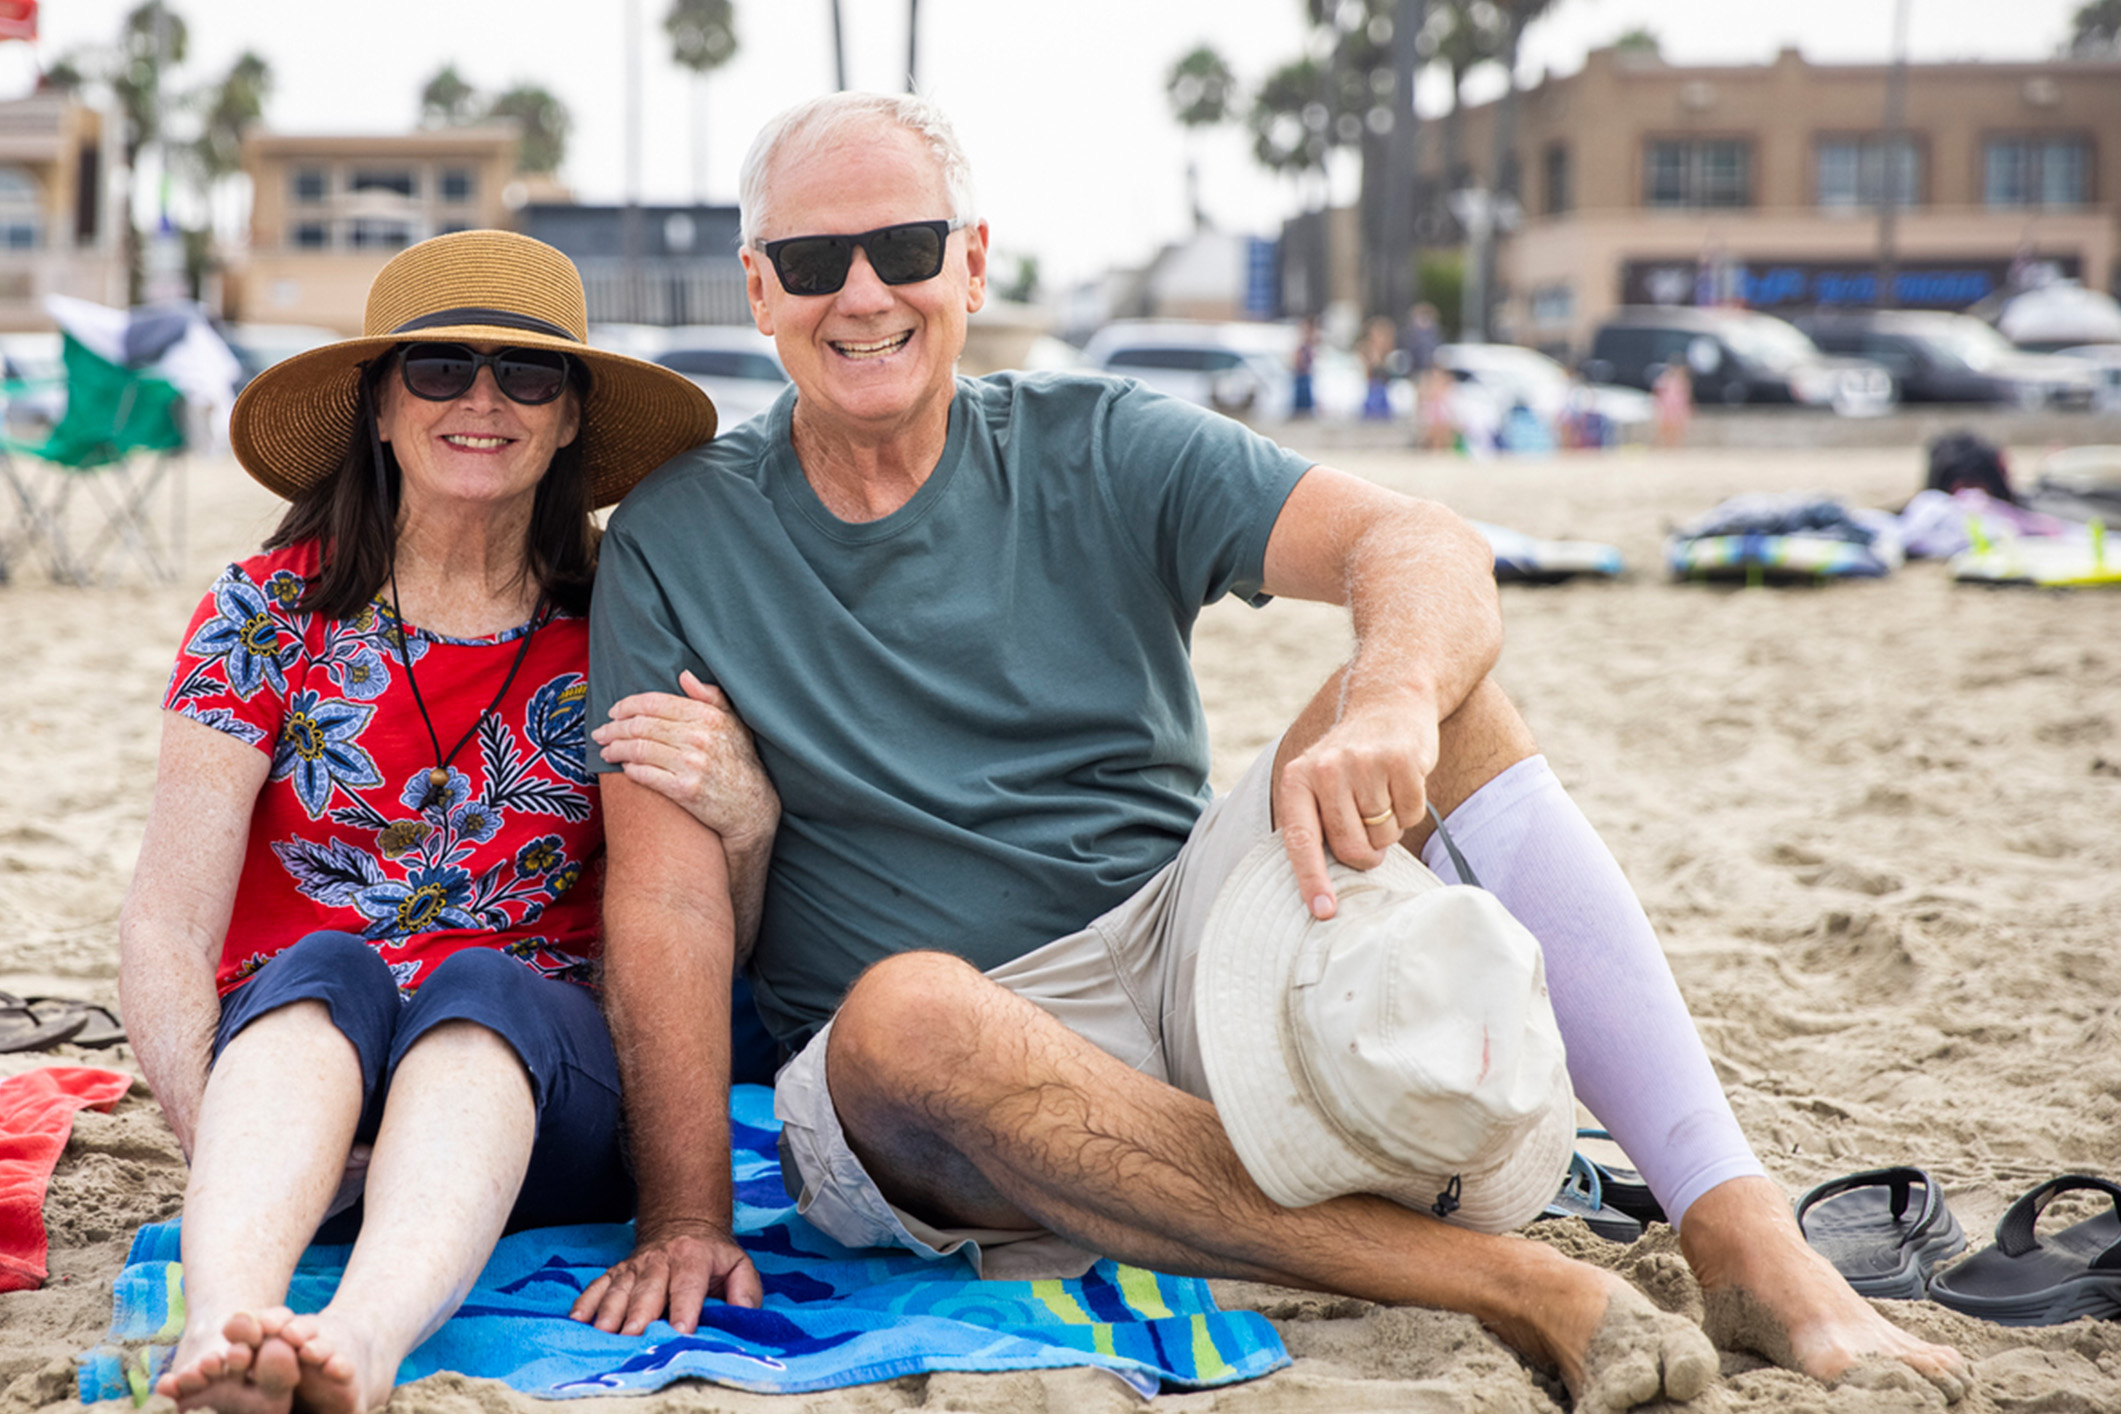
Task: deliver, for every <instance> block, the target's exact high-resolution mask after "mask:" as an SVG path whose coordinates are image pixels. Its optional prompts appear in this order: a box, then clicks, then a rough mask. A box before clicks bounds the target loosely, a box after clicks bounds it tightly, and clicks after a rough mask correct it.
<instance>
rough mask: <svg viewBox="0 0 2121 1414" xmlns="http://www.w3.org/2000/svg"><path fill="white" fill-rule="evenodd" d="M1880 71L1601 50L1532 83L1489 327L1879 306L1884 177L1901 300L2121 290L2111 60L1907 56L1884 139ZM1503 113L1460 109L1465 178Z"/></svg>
mask: <svg viewBox="0 0 2121 1414" xmlns="http://www.w3.org/2000/svg"><path fill="white" fill-rule="evenodd" d="M1890 73H1891V70H1890V69H1889V68H1888V67H1887V66H1885V65H1844V64H1832V65H1823V64H1812V63H1809V62H1807V61H1806V60H1805V59H1804V57H1803V56H1802V55H1801V54H1800V53H1799V52H1798V51H1796V50H1794V49H1785V50H1783V51H1782V52H1781V53H1780V54H1779V55H1777V56H1776V58H1775V59H1774V61H1773V62H1772V63H1768V64H1759V65H1744V66H1729V67H1679V66H1674V65H1668V64H1665V63H1663V62H1661V61H1659V60H1658V59H1657V58H1656V57H1655V56H1654V55H1653V54H1642V53H1632V52H1629V51H1624V50H1615V49H1602V50H1595V51H1593V52H1592V53H1591V54H1590V55H1589V56H1588V58H1587V59H1586V61H1585V63H1584V66H1583V68H1582V69H1581V70H1579V71H1578V72H1576V73H1573V74H1569V75H1567V76H1564V77H1560V78H1549V79H1546V80H1544V81H1542V82H1541V83H1539V84H1537V85H1536V86H1534V87H1532V88H1530V89H1529V90H1526V91H1525V92H1524V93H1522V94H1521V95H1520V97H1519V100H1518V117H1517V140H1516V142H1515V144H1514V147H1515V151H1516V153H1517V160H1518V163H1519V171H1520V174H1521V175H1520V179H1519V182H1518V187H1517V189H1518V191H1519V193H1520V197H1521V203H1522V208H1523V215H1522V218H1521V221H1520V224H1519V225H1518V227H1517V229H1516V230H1515V231H1514V233H1512V234H1511V235H1510V236H1508V237H1507V238H1506V240H1505V241H1504V244H1503V246H1502V248H1501V252H1500V270H1499V277H1500V281H1501V283H1502V285H1503V296H1504V297H1503V302H1502V305H1501V308H1500V310H1499V312H1498V321H1497V322H1498V326H1499V327H1498V333H1499V334H1501V335H1503V336H1505V337H1510V338H1513V339H1515V340H1517V341H1518V342H1522V343H1527V344H1533V345H1537V346H1540V347H1545V348H1549V349H1552V350H1556V351H1560V350H1563V349H1567V350H1570V351H1573V352H1578V353H1580V352H1582V350H1583V348H1584V346H1585V344H1586V342H1587V340H1588V337H1589V334H1590V332H1591V331H1592V330H1593V329H1595V328H1596V326H1597V324H1598V322H1599V321H1600V319H1601V318H1602V317H1603V316H1604V315H1605V314H1606V313H1607V312H1608V311H1610V310H1611V309H1612V308H1614V307H1615V306H1616V305H1618V304H1621V303H1629V302H1633V303H1640V302H1649V301H1654V302H1664V303H1691V302H1697V300H1699V299H1734V298H1735V299H1740V300H1743V301H1744V302H1745V303H1748V304H1752V305H1755V306H1757V307H1760V308H1766V309H1771V310H1773V309H1795V308H1808V307H1811V306H1814V305H1818V304H1822V303H1825V304H1831V303H1837V302H1846V303H1853V304H1871V303H1874V302H1875V299H1876V294H1877V283H1876V278H1875V271H1876V270H1877V268H1878V263H1879V251H1880V221H1879V215H1878V198H1879V195H1880V193H1881V192H1882V191H1884V190H1887V188H1886V187H1885V185H1884V184H1885V183H1886V182H1888V181H1890V182H1891V183H1893V187H1892V188H1891V189H1892V190H1893V191H1894V192H1895V193H1896V196H1895V206H1896V209H1895V219H1894V223H1893V224H1894V227H1895V234H1894V246H1895V249H1896V251H1897V269H1898V271H1899V272H1900V274H1899V280H1898V281H1897V282H1896V287H1897V289H1898V291H1899V302H1900V303H1902V304H1905V305H1911V306H1913V305H1926V306H1931V307H1946V308H1963V307H1965V306H1966V305H1970V304H1973V303H1975V302H1976V301H1977V300H1978V299H1980V298H1982V297H1983V296H1984V295H1985V294H1987V293H1989V292H1991V291H1993V290H1994V289H1996V288H1999V287H2000V286H2001V285H2002V284H2003V282H2004V281H2005V280H2006V278H2007V277H2008V276H2009V274H2010V272H2011V271H2012V267H2013V265H2014V263H2015V264H2016V265H2017V266H2018V269H2019V271H2020V272H2023V271H2024V269H2025V268H2026V267H2027V266H2028V265H2030V266H2033V267H2036V268H2041V269H2043V270H2044V271H2046V272H2047V273H2055V274H2061V275H2064V276H2072V277H2076V278H2079V279H2081V280H2083V282H2084V283H2085V284H2087V285H2089V286H2091V287H2093V288H2096V289H2111V288H2113V287H2114V284H2115V281H2116V267H2117V263H2121V62H2115V61H2110V60H2097V61H2094V60H2075V59H2060V60H2054V61H2050V62H2043V63H2027V64H1985V63H1952V64H1916V65H1912V66H1910V68H1909V69H1908V71H1907V79H1906V90H1905V93H1906V97H1905V119H1904V123H1903V126H1902V129H1901V131H1902V132H1903V134H1904V139H1903V140H1902V142H1900V143H1899V144H1897V145H1894V144H1889V143H1888V141H1887V138H1886V132H1885V129H1886V117H1885V115H1886V101H1887V87H1888V80H1889V76H1890ZM1497 109H1498V105H1497V104H1494V103H1490V104H1486V105H1483V106H1481V107H1479V108H1475V109H1471V110H1469V111H1468V112H1467V113H1466V115H1465V124H1466V133H1465V139H1466V140H1465V146H1464V151H1465V153H1466V155H1467V156H1468V157H1469V158H1470V159H1472V160H1473V162H1474V163H1475V170H1476V171H1484V170H1486V168H1487V156H1488V153H1489V151H1490V146H1489V144H1490V132H1491V126H1490V125H1491V124H1492V123H1493V121H1494V119H1495V116H1496V113H1497ZM1425 146H1426V147H1427V149H1428V150H1429V151H1431V152H1434V151H1435V149H1436V147H1437V144H1436V143H1434V142H1433V141H1431V142H1427V143H1425Z"/></svg>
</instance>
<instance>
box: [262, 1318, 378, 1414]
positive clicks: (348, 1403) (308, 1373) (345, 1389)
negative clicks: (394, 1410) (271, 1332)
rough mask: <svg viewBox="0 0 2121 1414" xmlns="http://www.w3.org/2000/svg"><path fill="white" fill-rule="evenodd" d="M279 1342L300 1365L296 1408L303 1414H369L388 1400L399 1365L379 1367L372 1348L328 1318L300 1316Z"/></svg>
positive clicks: (286, 1326) (290, 1324)
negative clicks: (292, 1348) (293, 1352)
mask: <svg viewBox="0 0 2121 1414" xmlns="http://www.w3.org/2000/svg"><path fill="white" fill-rule="evenodd" d="M280 1338H281V1339H282V1340H284V1341H286V1342H287V1343H288V1344H289V1345H291V1346H293V1347H294V1348H295V1354H296V1357H297V1359H298V1360H299V1361H300V1362H301V1379H300V1381H299V1383H298V1384H297V1385H296V1387H295V1407H296V1408H297V1409H300V1410H302V1411H303V1414H368V1411H369V1410H371V1409H380V1408H381V1407H382V1406H383V1404H384V1402H385V1401H387V1400H388V1399H389V1398H390V1391H391V1385H392V1382H393V1381H394V1380H395V1379H396V1377H397V1373H398V1368H397V1362H396V1361H394V1360H393V1361H391V1362H390V1366H389V1368H388V1369H377V1368H375V1367H376V1365H377V1364H378V1363H379V1361H378V1357H377V1356H376V1354H375V1352H374V1351H373V1350H372V1349H371V1348H370V1346H369V1343H368V1342H367V1341H366V1340H365V1339H362V1338H361V1337H360V1336H359V1335H358V1334H356V1333H355V1332H352V1331H349V1330H346V1329H343V1328H341V1327H339V1326H337V1325H335V1324H333V1323H332V1321H331V1319H330V1317H329V1315H328V1314H325V1313H319V1314H318V1315H314V1316H297V1317H295V1318H294V1319H293V1320H291V1321H289V1322H288V1323H287V1324H286V1325H285V1326H284V1327H282V1328H281V1330H280Z"/></svg>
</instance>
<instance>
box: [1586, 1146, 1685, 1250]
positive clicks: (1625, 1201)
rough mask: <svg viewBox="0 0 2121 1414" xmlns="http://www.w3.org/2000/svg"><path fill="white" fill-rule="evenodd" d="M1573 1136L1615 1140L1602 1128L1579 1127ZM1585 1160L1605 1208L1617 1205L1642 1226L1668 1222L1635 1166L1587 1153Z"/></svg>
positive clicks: (1659, 1204) (1662, 1208)
mask: <svg viewBox="0 0 2121 1414" xmlns="http://www.w3.org/2000/svg"><path fill="white" fill-rule="evenodd" d="M1576 1137H1577V1138H1578V1139H1603V1140H1605V1141H1606V1142H1608V1143H1617V1142H1618V1141H1617V1140H1615V1139H1614V1138H1613V1136H1612V1135H1610V1134H1608V1133H1606V1132H1605V1131H1604V1130H1603V1129H1579V1130H1577V1131H1576ZM1584 1162H1585V1163H1588V1164H1589V1165H1590V1166H1591V1167H1592V1168H1593V1169H1595V1170H1596V1171H1597V1173H1598V1183H1599V1186H1600V1188H1601V1189H1602V1190H1603V1192H1604V1194H1605V1205H1606V1206H1607V1207H1608V1208H1618V1209H1619V1210H1620V1211H1621V1212H1623V1213H1626V1214H1627V1215H1628V1216H1629V1217H1631V1218H1633V1219H1634V1220H1635V1221H1636V1222H1639V1223H1641V1224H1642V1225H1643V1226H1644V1227H1648V1226H1649V1225H1650V1224H1651V1223H1661V1222H1669V1221H1670V1219H1668V1218H1666V1217H1665V1215H1664V1205H1663V1204H1662V1203H1660V1202H1658V1201H1657V1195H1656V1194H1654V1193H1652V1192H1650V1185H1649V1183H1648V1182H1647V1181H1645V1180H1644V1178H1643V1176H1642V1175H1641V1174H1639V1173H1637V1172H1636V1171H1635V1170H1634V1169H1631V1168H1627V1167H1624V1166H1623V1165H1620V1164H1605V1163H1600V1162H1599V1161H1598V1160H1596V1159H1594V1158H1592V1157H1590V1156H1589V1155H1588V1154H1586V1155H1584Z"/></svg>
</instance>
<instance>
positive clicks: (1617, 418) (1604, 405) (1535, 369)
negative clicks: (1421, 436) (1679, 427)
mask: <svg viewBox="0 0 2121 1414" xmlns="http://www.w3.org/2000/svg"><path fill="white" fill-rule="evenodd" d="M1436 364H1437V366H1438V367H1439V368H1443V369H1446V370H1448V371H1449V372H1450V374H1451V376H1452V377H1454V378H1456V379H1457V380H1458V381H1459V382H1460V383H1461V384H1470V385H1472V386H1474V387H1476V388H1478V389H1480V391H1481V392H1482V393H1484V394H1485V395H1486V396H1487V397H1488V398H1489V399H1490V401H1492V402H1493V403H1494V404H1495V406H1496V421H1497V422H1498V423H1499V422H1500V421H1501V419H1502V417H1504V416H1506V415H1507V414H1508V413H1509V411H1510V409H1511V408H1513V407H1516V406H1518V405H1519V404H1520V403H1521V404H1523V405H1524V406H1525V407H1528V408H1530V409H1531V410H1532V411H1533V412H1535V413H1537V414H1538V415H1539V417H1540V418H1541V420H1543V421H1544V422H1546V423H1548V424H1549V425H1551V424H1554V423H1557V422H1559V421H1560V420H1561V418H1562V416H1563V414H1564V413H1567V412H1569V411H1571V410H1574V411H1577V412H1582V411H1586V410H1587V411H1590V412H1595V413H1597V414H1598V415H1599V416H1600V417H1603V418H1604V419H1605V420H1606V421H1607V422H1608V423H1609V424H1610V425H1611V426H1612V427H1613V428H1614V429H1615V431H1616V432H1618V433H1619V435H1620V436H1621V438H1622V439H1625V438H1627V437H1628V436H1629V435H1630V434H1631V433H1637V432H1641V431H1644V430H1646V429H1647V428H1648V427H1649V425H1650V422H1651V419H1652V411H1651V403H1650V395H1649V394H1648V393H1645V392H1642V391H1640V390H1638V389H1635V388H1623V387H1619V386H1617V385H1616V384H1612V383H1588V382H1584V381H1582V380H1579V379H1577V378H1575V377H1572V376H1571V375H1570V373H1569V370H1568V369H1566V368H1564V367H1563V366H1562V365H1561V364H1559V363H1556V362H1555V361H1554V360H1553V359H1551V358H1548V357H1547V356H1546V355H1545V354H1543V353H1541V352H1539V351H1538V350H1537V349H1528V348H1523V347H1521V346H1519V345H1517V344H1445V345H1443V346H1441V347H1440V348H1438V349H1437V350H1436Z"/></svg>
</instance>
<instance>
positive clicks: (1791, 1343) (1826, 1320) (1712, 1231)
mask: <svg viewBox="0 0 2121 1414" xmlns="http://www.w3.org/2000/svg"><path fill="white" fill-rule="evenodd" d="M1679 1246H1680V1250H1681V1251H1682V1252H1684V1253H1685V1254H1686V1259H1687V1262H1688V1264H1689V1265H1690V1266H1692V1267H1693V1269H1694V1275H1695V1276H1696V1277H1697V1278H1698V1279H1699V1280H1700V1282H1701V1297H1702V1301H1703V1304H1704V1306H1705V1308H1706V1311H1707V1316H1706V1319H1705V1320H1704V1322H1703V1324H1704V1325H1705V1326H1706V1327H1707V1328H1708V1331H1709V1333H1710V1334H1711V1335H1713V1336H1714V1337H1715V1339H1716V1343H1717V1344H1718V1345H1728V1346H1732V1347H1735V1348H1742V1349H1746V1350H1751V1351H1753V1352H1755V1353H1756V1354H1759V1355H1762V1356H1764V1357H1766V1358H1767V1359H1769V1360H1772V1361H1774V1362H1775V1363H1776V1364H1778V1365H1781V1366H1784V1367H1786V1368H1788V1369H1792V1370H1801V1371H1803V1372H1804V1373H1805V1374H1807V1375H1810V1376H1811V1377H1812V1378H1813V1379H1816V1380H1823V1381H1826V1382H1827V1383H1829V1384H1832V1383H1835V1382H1838V1381H1840V1380H1842V1379H1843V1378H1845V1377H1847V1376H1849V1375H1850V1374H1851V1373H1852V1372H1854V1371H1856V1370H1857V1369H1858V1367H1859V1366H1875V1365H1876V1364H1877V1363H1878V1362H1880V1361H1881V1360H1884V1361H1898V1362H1899V1363H1901V1364H1903V1365H1905V1366H1907V1367H1908V1368H1909V1369H1911V1370H1913V1371H1914V1372H1915V1373H1916V1374H1918V1375H1921V1376H1922V1377H1923V1378H1924V1379H1926V1380H1928V1381H1929V1382H1930V1383H1931V1384H1933V1385H1935V1386H1936V1387H1937V1388H1938V1389H1939V1390H1941V1391H1943V1393H1944V1397H1945V1399H1946V1400H1948V1401H1953V1402H1956V1401H1957V1400H1959V1399H1960V1398H1961V1397H1962V1396H1964V1395H1965V1394H1966V1392H1967V1391H1968V1390H1970V1389H1972V1388H1973V1375H1972V1372H1971V1371H1969V1370H1968V1369H1967V1365H1966V1359H1965V1357H1963V1356H1962V1355H1960V1353H1959V1352H1958V1351H1956V1350H1954V1349H1952V1348H1951V1347H1950V1346H1948V1345H1932V1344H1930V1343H1929V1342H1928V1341H1925V1340H1918V1339H1917V1338H1915V1337H1914V1336H1911V1335H1909V1334H1908V1333H1907V1332H1906V1331H1903V1330H1901V1329H1900V1328H1899V1327H1898V1326H1896V1325H1894V1324H1893V1323H1892V1322H1890V1321H1888V1320H1886V1319H1885V1317H1883V1316H1881V1315H1880V1314H1879V1313H1878V1310H1877V1308H1876V1307H1874V1306H1872V1305H1871V1303H1870V1302H1868V1301H1866V1300H1864V1299H1863V1298H1862V1297H1861V1296H1858V1295H1857V1294H1856V1293H1855V1291H1854V1290H1852V1289H1851V1288H1850V1287H1849V1284H1848V1283H1847V1282H1846V1281H1843V1280H1842V1279H1841V1274H1840V1273H1839V1272H1837V1271H1835V1270H1834V1268H1833V1265H1832V1264H1831V1263H1829V1262H1828V1261H1827V1260H1826V1258H1824V1257H1822V1256H1820V1255H1819V1254H1818V1253H1817V1252H1815V1251H1813V1250H1812V1249H1811V1248H1810V1247H1809V1246H1807V1245H1806V1243H1805V1240H1804V1234H1803V1233H1801V1232H1799V1231H1798V1230H1797V1222H1796V1219H1795V1218H1793V1217H1792V1216H1791V1215H1790V1205H1789V1200H1788V1199H1787V1198H1785V1197H1784V1196H1783V1194H1782V1190H1781V1189H1780V1188H1778V1187H1776V1185H1775V1184H1774V1183H1772V1182H1770V1181H1769V1180H1767V1179H1765V1178H1757V1177H1756V1178H1734V1179H1732V1180H1730V1181H1729V1182H1728V1183H1722V1184H1719V1185H1717V1186H1716V1187H1715V1188H1712V1189H1710V1190H1709V1191H1708V1192H1707V1193H1706V1194H1704V1195H1702V1197H1701V1198H1700V1199H1698V1200H1697V1201H1696V1202H1695V1203H1694V1206H1693V1207H1691V1208H1689V1209H1687V1212H1686V1217H1685V1220H1684V1225H1683V1226H1682V1228H1681V1229H1680V1235H1679Z"/></svg>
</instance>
